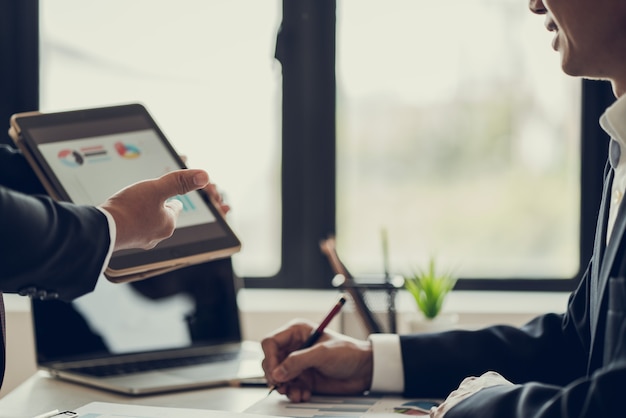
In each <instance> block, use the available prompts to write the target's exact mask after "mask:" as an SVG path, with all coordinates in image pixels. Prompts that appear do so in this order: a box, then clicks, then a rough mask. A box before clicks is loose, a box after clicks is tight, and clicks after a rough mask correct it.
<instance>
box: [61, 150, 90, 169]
mask: <svg viewBox="0 0 626 418" xmlns="http://www.w3.org/2000/svg"><path fill="white" fill-rule="evenodd" d="M57 157H58V158H59V160H60V161H61V163H63V164H64V165H66V166H68V167H78V166H81V165H83V163H84V162H85V159H84V158H83V156H82V155H80V154H79V153H78V152H77V151H74V150H71V149H64V150H61V151H59V153H58V154H57Z"/></svg>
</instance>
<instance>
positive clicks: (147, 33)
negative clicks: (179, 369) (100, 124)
mask: <svg viewBox="0 0 626 418" xmlns="http://www.w3.org/2000/svg"><path fill="white" fill-rule="evenodd" d="M40 14H41V16H40V32H41V35H40V51H41V65H40V80H41V89H40V95H41V96H40V97H41V99H40V106H41V109H42V110H43V111H58V110H64V109H71V108H82V107H92V106H93V107H97V106H107V105H114V104H119V103H130V102H141V103H143V104H144V105H145V106H146V107H147V108H148V110H149V111H150V112H151V113H152V114H153V117H154V118H155V119H156V121H157V123H159V125H160V127H161V128H162V129H163V131H164V132H165V134H166V135H167V136H168V138H169V139H170V141H171V142H172V144H173V145H174V147H176V148H177V150H178V151H179V152H180V153H181V154H183V155H186V156H187V158H188V165H189V166H190V167H197V168H204V169H206V170H207V171H208V172H209V175H210V176H211V179H212V180H213V181H214V182H215V183H216V184H217V185H218V186H219V187H220V188H222V189H223V190H224V195H225V198H226V200H227V201H228V202H229V203H230V204H231V205H232V207H233V208H234V209H233V210H232V212H231V214H230V215H229V222H230V223H231V225H232V226H233V229H234V230H235V231H237V234H238V235H239V237H240V239H241V240H242V242H243V248H242V251H241V252H240V253H239V254H237V255H236V256H235V257H234V258H233V260H234V263H235V268H236V269H237V272H238V274H240V275H244V276H249V275H259V276H272V275H274V274H276V272H277V271H278V269H279V268H280V231H281V226H280V213H281V211H280V151H281V147H280V132H279V122H280V119H279V116H280V97H281V92H280V65H279V64H278V63H277V62H276V61H275V60H274V58H273V55H274V44H275V39H276V30H277V28H278V22H279V19H280V3H279V2H278V1H264V2H258V1H255V0H236V1H233V0H220V1H216V0H213V1H204V0H181V1H177V2H172V1H167V0H161V1H157V0H141V1H139V0H134V1H131V2H128V1H124V0H106V1H84V0H58V1H54V2H50V1H41V2H40Z"/></svg>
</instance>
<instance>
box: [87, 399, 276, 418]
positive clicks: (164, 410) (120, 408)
mask: <svg viewBox="0 0 626 418" xmlns="http://www.w3.org/2000/svg"><path fill="white" fill-rule="evenodd" d="M76 412H77V413H78V414H79V416H80V418H269V417H268V416H267V415H258V414H248V413H242V412H231V411H213V410H206V409H189V408H169V407H161V406H142V405H126V404H117V403H108V402H92V403H89V404H87V405H84V406H81V407H80V408H78V409H77V410H76Z"/></svg>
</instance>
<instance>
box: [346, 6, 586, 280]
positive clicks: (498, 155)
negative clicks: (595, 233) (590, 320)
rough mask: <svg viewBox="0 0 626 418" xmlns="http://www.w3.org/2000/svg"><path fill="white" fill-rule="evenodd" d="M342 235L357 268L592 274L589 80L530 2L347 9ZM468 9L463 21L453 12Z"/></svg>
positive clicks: (560, 275) (485, 274)
mask: <svg viewBox="0 0 626 418" xmlns="http://www.w3.org/2000/svg"><path fill="white" fill-rule="evenodd" d="M337 4H338V13H337V14H338V18H337V78H338V81H337V91H338V94H337V115H338V117H337V154H338V155H337V239H338V243H339V249H340V251H341V252H342V253H343V254H344V255H345V260H346V261H347V263H346V264H349V265H350V266H351V267H352V270H353V273H357V272H360V273H372V272H380V271H382V268H383V261H382V250H381V243H380V241H381V239H380V231H381V229H383V228H384V229H386V230H387V234H388V240H389V246H390V258H391V266H392V268H396V269H398V270H403V271H405V272H410V271H411V269H412V268H415V265H416V264H417V263H419V264H421V265H422V266H423V265H424V264H425V262H426V260H427V259H428V257H430V256H434V257H436V258H437V259H438V260H439V261H440V264H442V265H445V266H448V267H450V268H453V269H454V271H456V272H457V274H460V275H461V276H462V277H474V278H517V277H525V278H554V279H557V278H558V279H571V278H572V277H573V276H575V275H576V273H577V272H578V270H579V268H580V259H579V256H580V254H579V235H580V231H579V226H580V225H579V220H580V205H579V202H580V175H581V174H580V160H581V154H580V150H581V147H580V129H579V128H580V126H579V120H580V103H581V100H580V97H581V91H580V81H579V80H577V79H574V78H569V77H567V76H565V75H564V74H563V73H562V71H561V70H560V65H559V59H560V58H559V55H558V54H557V53H555V52H554V51H552V49H551V48H550V44H551V37H552V36H553V34H551V33H549V32H547V31H545V30H544V28H543V23H542V19H541V18H539V17H537V16H534V15H532V14H531V13H529V12H528V9H527V7H528V6H527V4H526V3H525V2H523V1H519V0H445V1H439V2H432V1H424V0H386V1H381V0H340V1H338V3H337ZM451 11H453V12H451Z"/></svg>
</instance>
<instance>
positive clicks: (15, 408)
mask: <svg viewBox="0 0 626 418" xmlns="http://www.w3.org/2000/svg"><path fill="white" fill-rule="evenodd" d="M266 395H267V389H266V388H262V387H259V388H247V387H246V388H239V387H217V388H209V389H201V390H193V391H184V392H176V393H166V394H161V395H153V396H125V395H119V394H115V393H112V392H107V391H103V390H100V389H92V388H89V387H86V386H82V385H79V384H75V383H70V382H65V381H62V380H58V379H55V378H51V377H49V376H48V374H47V373H45V372H37V373H36V374H35V375H33V376H32V377H31V378H29V379H28V380H26V381H25V382H24V383H22V384H21V385H20V386H18V387H17V388H16V389H15V390H13V391H12V392H10V393H8V394H7V395H6V396H5V397H3V398H2V399H0V418H30V417H34V416H36V415H38V414H42V413H44V412H47V411H50V410H53V409H60V410H61V409H74V408H78V407H80V406H82V405H84V404H87V403H89V402H94V401H100V402H115V403H128V404H138V405H148V406H170V407H178V408H197V409H214V410H220V411H234V412H243V411H244V410H245V409H247V408H248V407H249V406H251V405H253V404H254V403H256V402H257V401H259V400H261V399H263V397H265V396H266Z"/></svg>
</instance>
